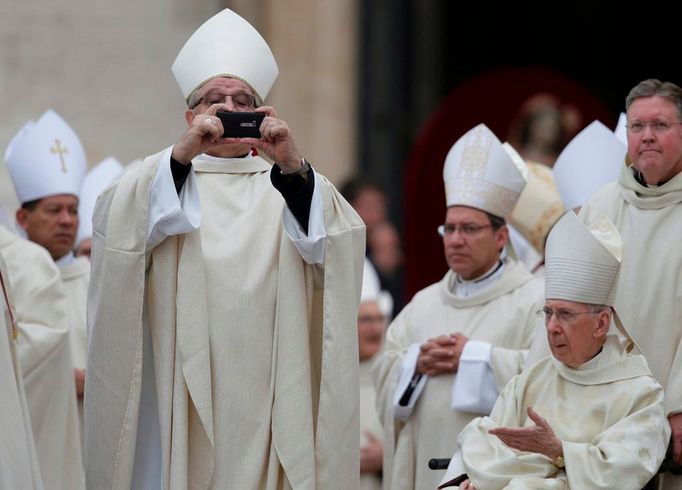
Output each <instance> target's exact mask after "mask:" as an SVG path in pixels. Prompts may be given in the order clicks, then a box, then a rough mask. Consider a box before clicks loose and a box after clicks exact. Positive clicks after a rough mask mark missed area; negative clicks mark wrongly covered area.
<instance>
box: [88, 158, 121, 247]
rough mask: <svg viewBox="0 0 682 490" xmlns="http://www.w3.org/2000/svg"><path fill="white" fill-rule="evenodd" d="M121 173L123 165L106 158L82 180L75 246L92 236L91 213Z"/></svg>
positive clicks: (113, 159)
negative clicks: (102, 194) (98, 199)
mask: <svg viewBox="0 0 682 490" xmlns="http://www.w3.org/2000/svg"><path fill="white" fill-rule="evenodd" d="M121 173H123V165H121V163H120V162H119V161H118V160H116V159H115V158H114V157H108V158H105V159H104V160H102V161H101V162H100V163H98V164H97V165H95V166H94V167H93V168H92V169H90V171H89V172H88V174H87V175H86V176H85V180H83V186H82V187H81V197H80V200H79V202H78V218H79V224H78V236H77V237H76V244H78V243H80V242H81V241H82V240H84V239H86V238H90V237H91V236H92V213H93V211H94V210H95V203H96V202H97V198H98V197H99V195H100V194H101V193H102V191H103V190H104V189H106V188H107V187H109V186H110V185H111V184H112V183H114V182H115V181H116V179H118V178H119V177H120V176H121Z"/></svg>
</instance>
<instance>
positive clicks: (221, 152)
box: [185, 78, 253, 157]
mask: <svg viewBox="0 0 682 490" xmlns="http://www.w3.org/2000/svg"><path fill="white" fill-rule="evenodd" d="M208 94H211V95H217V94H220V95H224V96H226V97H224V98H223V102H222V103H218V104H212V105H209V104H208V103H207V102H206V101H205V99H206V95H208ZM237 94H249V95H253V91H252V90H251V87H249V86H248V84H247V83H246V82H243V81H241V80H239V79H236V78H214V79H213V80H209V81H208V82H206V83H205V84H204V85H203V86H202V87H201V88H199V93H198V97H199V98H200V102H199V104H197V105H196V106H195V107H194V108H193V109H188V110H187V111H185V120H186V121H187V124H188V125H189V124H191V122H192V120H193V119H194V117H195V116H197V115H198V114H209V115H211V116H214V115H215V114H216V112H218V111H226V112H243V111H242V110H240V108H239V107H237V106H236V105H235V103H234V101H233V99H232V98H231V97H227V96H228V95H237ZM250 149H251V147H250V146H249V145H244V144H240V143H228V144H224V145H220V146H219V147H217V148H212V149H211V151H210V152H208V153H210V154H216V156H224V157H229V156H237V155H243V154H245V153H248V152H249V150H250Z"/></svg>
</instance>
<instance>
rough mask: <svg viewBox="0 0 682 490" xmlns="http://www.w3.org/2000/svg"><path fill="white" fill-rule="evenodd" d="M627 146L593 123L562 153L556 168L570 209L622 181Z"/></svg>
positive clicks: (563, 196)
mask: <svg viewBox="0 0 682 490" xmlns="http://www.w3.org/2000/svg"><path fill="white" fill-rule="evenodd" d="M625 151H626V148H625V145H623V143H622V142H621V141H620V140H619V139H618V137H617V136H616V135H615V134H614V133H613V131H611V130H610V129H609V128H607V127H606V126H604V125H603V124H602V123H601V122H599V121H593V122H592V123H591V124H590V125H589V126H587V127H586V128H585V129H583V130H582V131H581V132H580V133H578V134H577V135H576V136H575V138H573V139H572V140H571V142H570V143H569V144H568V145H566V148H564V150H563V151H562V152H561V154H560V155H559V158H557V160H556V163H555V164H554V167H553V172H554V181H555V182H556V186H557V189H558V190H559V194H561V199H562V200H563V202H564V206H565V207H566V209H575V208H577V207H579V206H582V205H583V204H585V203H586V202H587V201H588V200H589V198H590V197H592V195H593V194H594V193H595V192H596V191H598V190H599V189H600V188H602V187H603V186H605V185H606V184H608V183H609V182H613V181H615V180H617V179H618V176H619V175H620V172H621V169H622V167H623V161H624V160H623V159H624V158H625Z"/></svg>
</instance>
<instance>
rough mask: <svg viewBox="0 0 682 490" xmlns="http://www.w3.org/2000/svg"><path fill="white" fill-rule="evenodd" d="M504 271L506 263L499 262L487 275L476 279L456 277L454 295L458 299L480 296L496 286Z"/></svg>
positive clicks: (453, 286) (453, 287)
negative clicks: (479, 294)
mask: <svg viewBox="0 0 682 490" xmlns="http://www.w3.org/2000/svg"><path fill="white" fill-rule="evenodd" d="M503 271H504V261H502V260H498V261H497V263H496V264H495V265H494V266H493V267H492V268H491V269H490V270H489V271H488V272H486V273H485V274H483V275H482V276H480V277H477V278H476V279H470V280H466V279H462V278H461V277H460V276H459V274H458V275H457V276H455V281H454V283H453V285H452V294H454V295H455V296H456V297H458V298H468V297H469V296H473V295H475V294H478V293H480V292H482V291H485V290H486V289H488V288H490V287H491V286H492V285H493V284H495V283H496V282H497V281H498V279H499V278H500V277H502V272H503Z"/></svg>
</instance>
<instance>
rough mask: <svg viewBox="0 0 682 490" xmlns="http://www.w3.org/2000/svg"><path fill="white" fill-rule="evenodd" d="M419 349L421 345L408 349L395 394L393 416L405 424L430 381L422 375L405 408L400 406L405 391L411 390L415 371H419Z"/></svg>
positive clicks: (413, 345) (414, 345)
mask: <svg viewBox="0 0 682 490" xmlns="http://www.w3.org/2000/svg"><path fill="white" fill-rule="evenodd" d="M419 348H420V345H419V344H412V345H411V346H410V347H409V349H407V352H406V353H405V356H404V357H403V359H402V363H401V366H400V375H399V377H398V384H397V385H396V388H395V393H394V394H393V416H394V417H395V418H397V419H398V420H402V421H403V422H405V421H406V420H407V419H408V418H410V415H412V411H413V410H414V406H415V404H416V403H417V400H418V399H419V395H421V394H422V391H424V387H425V386H426V381H427V380H428V376H426V375H422V377H421V379H420V380H419V381H418V382H417V384H416V386H414V387H413V388H412V394H411V395H410V397H409V399H408V401H407V404H406V405H404V406H403V405H401V404H400V399H401V398H402V397H403V395H404V394H405V391H406V390H408V389H409V388H410V383H411V382H412V378H413V377H414V374H415V371H416V370H417V360H418V359H419Z"/></svg>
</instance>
